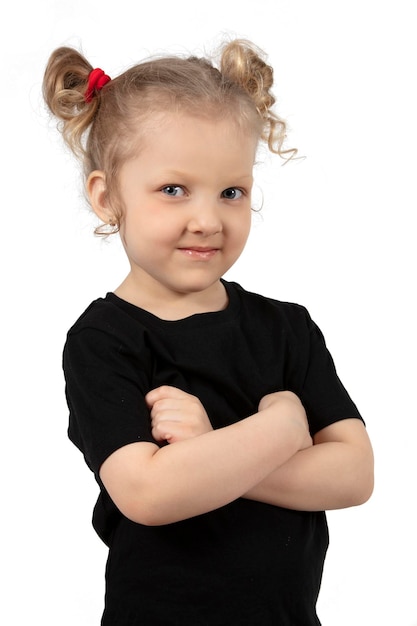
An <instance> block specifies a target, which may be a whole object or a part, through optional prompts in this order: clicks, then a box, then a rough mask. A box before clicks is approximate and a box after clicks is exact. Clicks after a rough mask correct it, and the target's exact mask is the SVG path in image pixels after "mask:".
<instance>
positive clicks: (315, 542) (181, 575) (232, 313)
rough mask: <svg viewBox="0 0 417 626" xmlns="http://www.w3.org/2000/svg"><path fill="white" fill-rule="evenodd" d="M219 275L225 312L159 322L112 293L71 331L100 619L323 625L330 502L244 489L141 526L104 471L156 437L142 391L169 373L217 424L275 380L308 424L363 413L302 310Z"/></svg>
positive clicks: (72, 395)
mask: <svg viewBox="0 0 417 626" xmlns="http://www.w3.org/2000/svg"><path fill="white" fill-rule="evenodd" d="M223 283H224V285H225V288H226V290H227V292H228V296H229V305H228V307H227V308H226V309H225V310H223V311H218V312H215V313H202V314H197V315H192V316H190V317H188V318H185V319H182V320H178V321H164V320H161V319H159V318H157V317H155V316H154V315H152V314H150V313H148V312H146V311H144V310H142V309H140V308H138V307H136V306H134V305H132V304H129V303H127V302H125V301H124V300H121V299H120V298H118V297H117V296H116V295H114V294H112V293H109V294H107V296H106V298H104V299H99V300H96V301H95V302H93V303H92V304H91V305H90V306H89V307H88V309H87V310H86V311H85V312H84V313H83V315H82V316H81V317H80V318H79V320H78V321H77V322H76V323H75V324H74V326H73V327H72V328H71V330H70V331H69V333H68V338H67V342H66V345H65V349H64V372H65V377H66V393H67V401H68V406H69V410H70V418H69V431H68V432H69V437H70V439H71V440H72V441H73V443H74V444H75V445H76V446H77V447H78V448H79V449H80V450H81V451H82V452H83V454H84V457H85V460H86V462H87V464H88V466H89V467H90V469H91V470H92V471H93V472H94V474H95V476H96V479H97V481H98V484H99V486H100V496H99V498H98V501H97V504H96V506H95V509H94V516H93V524H94V527H95V529H96V531H97V533H98V534H99V536H100V537H101V538H102V539H103V541H105V542H106V544H107V545H108V546H109V558H108V563H107V569H106V608H105V612H104V616H103V621H102V624H103V625H106V626H107V625H108V626H110V625H111V626H115V625H116V624H117V625H119V624H120V625H123V626H125V625H128V624H129V625H132V626H136V625H139V624H140V625H144V626H157V625H158V626H171V625H172V626H174V625H175V626H188V625H190V626H191V625H192V626H203V625H204V626H226V625H227V626H244V625H245V626H246V625H247V626H249V625H250V626H255V625H256V626H272V625H279V626H310V625H313V624H314V625H317V624H319V623H320V622H319V620H318V618H317V615H316V610H315V605H316V600H317V595H318V591H319V587H320V582H321V575H322V569H323V562H324V558H325V553H326V549H327V545H328V534H327V525H326V518H325V514H324V512H303V511H302V512H300V511H292V510H288V509H284V508H281V507H275V506H271V505H268V504H263V503H260V502H254V501H250V500H246V499H244V498H239V499H238V500H236V501H234V502H232V503H231V504H229V505H227V506H225V507H222V508H220V509H217V510H215V511H212V512H209V513H206V514H204V515H200V516H198V517H195V518H192V519H189V520H185V521H181V522H177V523H174V524H168V525H165V526H156V527H147V526H143V525H141V524H136V523H133V522H131V521H129V520H128V519H126V518H125V517H124V516H123V515H122V514H121V513H120V512H119V511H118V509H117V508H116V507H115V505H114V504H113V502H112V501H111V499H110V497H109V496H108V494H107V492H106V490H105V489H104V486H103V485H102V483H101V481H100V478H99V475H98V473H99V469H100V466H101V464H102V463H103V462H104V460H105V459H106V458H107V457H108V456H109V455H110V454H111V453H112V452H114V451H115V450H117V449H118V448H120V447H121V446H124V445H127V444H130V443H134V442H138V441H148V442H149V441H150V442H154V440H153V438H152V435H151V429H150V420H149V410H148V408H147V406H146V404H145V401H144V396H145V394H146V393H147V392H148V391H150V390H151V389H154V388H156V387H158V386H160V385H163V384H166V385H172V386H175V387H178V388H180V389H182V390H184V391H186V392H188V393H191V394H193V395H195V396H197V397H198V398H199V399H200V400H201V402H202V404H203V406H204V407H205V409H206V411H207V414H208V416H209V418H210V420H211V423H212V425H213V427H214V428H221V427H224V426H227V425H229V424H232V423H233V422H236V421H238V420H241V419H244V418H245V417H248V416H249V415H251V414H253V413H255V412H256V411H257V407H258V404H259V401H260V399H261V398H262V397H263V396H264V395H266V394H267V393H271V392H275V391H281V390H290V391H293V392H294V393H296V394H297V395H298V397H299V398H300V399H301V401H302V403H303V405H304V407H305V409H306V412H307V416H308V420H309V425H310V431H311V434H312V435H314V434H315V433H316V432H318V431H319V430H321V429H322V428H324V427H326V426H328V425H330V424H332V423H334V422H336V421H339V420H342V419H346V418H351V417H356V418H358V419H361V417H360V414H359V412H358V410H357V408H356V406H355V405H354V403H353V402H352V400H351V399H350V397H349V395H348V393H347V392H346V390H345V388H344V387H343V385H342V383H341V382H340V380H339V378H338V376H337V374H336V371H335V367H334V364H333V360H332V358H331V356H330V354H329V352H328V350H327V348H326V345H325V342H324V339H323V336H322V334H321V332H320V330H319V328H318V327H317V326H316V325H315V323H314V322H313V321H312V320H311V318H310V316H309V314H308V312H307V311H306V309H305V308H304V307H302V306H299V305H296V304H289V303H283V302H279V301H276V300H272V299H268V298H265V297H263V296H259V295H256V294H253V293H249V292H247V291H245V290H244V289H242V287H240V286H239V285H237V284H235V283H230V282H226V281H223ZM154 443H156V442H154ZM174 445H175V444H174ZM232 452H233V451H231V453H232Z"/></svg>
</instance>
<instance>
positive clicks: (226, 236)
mask: <svg viewBox="0 0 417 626" xmlns="http://www.w3.org/2000/svg"><path fill="white" fill-rule="evenodd" d="M256 147H257V140H256V138H255V137H254V136H251V135H249V134H244V133H243V132H242V131H240V130H238V128H237V126H236V125H235V124H234V123H233V122H231V121H230V120H227V119H226V120H221V121H216V120H207V119H201V118H197V117H192V116H187V115H184V114H169V115H167V116H164V117H161V121H160V123H159V124H155V125H154V126H153V127H152V128H148V129H147V132H146V135H145V142H144V145H143V146H142V148H141V150H140V153H139V155H138V156H137V157H135V158H133V159H131V160H129V161H127V162H126V163H125V164H124V166H123V167H122V168H121V171H120V179H119V189H120V194H121V200H122V205H123V219H122V222H121V226H120V235H121V238H122V241H123V245H124V247H125V250H126V253H127V256H128V258H129V261H130V265H131V273H130V276H129V281H130V287H131V288H132V286H133V287H134V289H137V293H142V294H144V296H145V294H146V299H147V300H148V301H149V302H152V301H155V302H157V301H159V302H164V301H170V300H171V301H173V299H175V298H178V296H182V295H192V297H194V298H196V299H198V298H200V299H201V297H203V299H204V301H206V302H209V301H210V294H211V293H212V294H213V296H214V294H219V287H220V286H221V285H220V282H219V279H220V277H221V276H222V275H223V274H224V273H225V272H226V271H227V270H228V269H229V268H230V267H231V266H232V265H233V263H234V262H235V261H236V259H237V258H238V257H239V255H240V254H241V252H242V250H243V248H244V246H245V243H246V240H247V237H248V235H249V230H250V225H251V188H252V183H253V179H252V170H253V164H254V159H255V153H256ZM131 299H132V298H131ZM196 301H197V300H196Z"/></svg>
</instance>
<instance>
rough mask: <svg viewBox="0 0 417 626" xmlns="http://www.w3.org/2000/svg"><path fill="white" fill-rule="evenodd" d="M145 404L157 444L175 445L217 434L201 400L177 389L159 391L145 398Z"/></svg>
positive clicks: (162, 388) (168, 387)
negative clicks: (211, 433)
mask: <svg viewBox="0 0 417 626" xmlns="http://www.w3.org/2000/svg"><path fill="white" fill-rule="evenodd" d="M145 400H146V403H147V405H148V407H149V409H150V417H151V426H152V436H153V437H154V439H155V440H156V441H167V442H168V443H175V442H177V441H184V440H185V439H190V438H192V437H198V436H199V435H203V434H204V433H207V432H209V431H211V430H213V428H212V426H211V423H210V420H209V418H208V415H207V413H206V410H205V408H204V407H203V405H202V404H201V402H200V400H199V399H198V398H197V397H196V396H192V395H191V394H189V393H186V392H185V391H182V390H181V389H178V388H177V387H170V386H168V385H164V386H162V387H157V388H156V389H153V390H152V391H150V392H149V393H148V394H147V395H146V396H145Z"/></svg>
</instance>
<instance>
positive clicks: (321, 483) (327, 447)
mask: <svg viewBox="0 0 417 626" xmlns="http://www.w3.org/2000/svg"><path fill="white" fill-rule="evenodd" d="M372 490H373V453H372V447H371V444H370V441H369V438H368V435H367V432H366V429H365V427H364V425H363V423H362V422H361V421H360V420H358V419H346V420H342V421H340V422H336V423H334V424H332V425H331V426H328V427H327V428H324V429H323V430H321V431H319V432H318V433H317V435H316V436H315V437H314V445H313V447H311V448H308V449H305V450H301V451H299V452H298V453H297V454H295V455H294V456H292V457H291V458H290V459H289V460H288V461H287V462H286V463H285V464H283V465H282V466H281V467H279V468H278V469H276V470H274V471H273V472H272V473H271V474H270V475H269V476H268V477H267V478H265V479H264V480H263V481H261V482H260V483H259V484H258V485H256V486H255V487H253V488H252V489H250V490H249V491H248V492H247V493H246V494H245V497H246V498H249V499H252V500H258V501H260V502H267V503H269V504H273V505H276V506H282V507H285V508H291V509H298V510H305V511H315V510H326V509H327V510H329V509H341V508H346V507H350V506H355V505H358V504H363V503H364V502H366V500H368V498H369V497H370V495H371V493H372Z"/></svg>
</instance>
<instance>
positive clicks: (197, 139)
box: [138, 113, 258, 169]
mask: <svg viewBox="0 0 417 626" xmlns="http://www.w3.org/2000/svg"><path fill="white" fill-rule="evenodd" d="M141 126H142V128H141V129H140V147H139V153H138V154H139V155H141V154H142V155H144V156H145V155H146V158H148V159H152V158H153V159H155V160H157V161H158V162H159V163H160V164H161V165H163V164H167V163H177V164H181V162H183V163H184V165H188V166H199V165H203V166H208V164H209V163H210V164H211V165H212V164H213V162H216V161H217V162H219V163H221V164H222V165H223V166H224V167H228V168H233V169H235V168H237V169H248V168H249V169H252V167H253V163H254V160H255V154H256V149H257V145H258V137H257V135H256V134H255V133H254V132H253V130H252V131H251V130H249V129H246V128H242V126H241V125H240V124H238V123H237V122H236V121H235V120H234V119H233V118H232V117H231V116H222V117H206V116H204V117H202V116H195V115H187V114H184V113H164V114H160V115H158V116H155V117H154V118H153V119H152V120H148V121H147V122H145V124H144V125H143V122H142V124H141ZM138 130H139V128H138Z"/></svg>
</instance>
